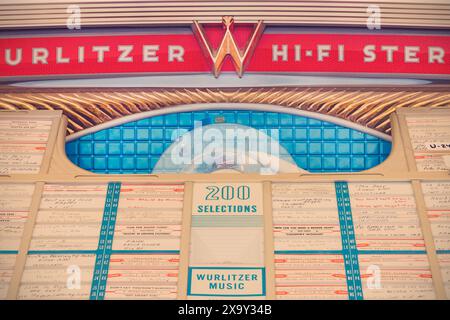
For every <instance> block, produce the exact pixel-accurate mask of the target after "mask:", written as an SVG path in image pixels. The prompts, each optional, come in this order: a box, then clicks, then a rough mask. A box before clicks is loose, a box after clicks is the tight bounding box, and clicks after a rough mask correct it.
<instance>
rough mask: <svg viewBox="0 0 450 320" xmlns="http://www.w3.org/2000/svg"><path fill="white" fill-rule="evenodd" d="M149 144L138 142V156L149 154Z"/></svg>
mask: <svg viewBox="0 0 450 320" xmlns="http://www.w3.org/2000/svg"><path fill="white" fill-rule="evenodd" d="M148 150H149V148H148V143H147V142H138V143H137V144H136V153H137V154H148Z"/></svg>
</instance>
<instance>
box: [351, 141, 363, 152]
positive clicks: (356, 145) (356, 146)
mask: <svg viewBox="0 0 450 320" xmlns="http://www.w3.org/2000/svg"><path fill="white" fill-rule="evenodd" d="M352 154H364V143H362V142H353V143H352Z"/></svg>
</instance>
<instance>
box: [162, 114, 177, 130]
mask: <svg viewBox="0 0 450 320" xmlns="http://www.w3.org/2000/svg"><path fill="white" fill-rule="evenodd" d="M164 118H165V119H164V123H165V125H166V126H169V127H176V126H178V115H177V114H176V113H174V114H168V115H165V116H164Z"/></svg>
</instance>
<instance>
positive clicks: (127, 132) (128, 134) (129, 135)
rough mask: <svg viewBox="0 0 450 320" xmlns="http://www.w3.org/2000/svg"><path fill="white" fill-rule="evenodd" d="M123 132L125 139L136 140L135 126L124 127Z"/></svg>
mask: <svg viewBox="0 0 450 320" xmlns="http://www.w3.org/2000/svg"><path fill="white" fill-rule="evenodd" d="M122 134H123V140H134V139H135V135H134V128H124V129H123V132H122Z"/></svg>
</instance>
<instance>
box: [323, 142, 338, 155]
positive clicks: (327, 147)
mask: <svg viewBox="0 0 450 320" xmlns="http://www.w3.org/2000/svg"><path fill="white" fill-rule="evenodd" d="M323 153H324V154H336V144H335V143H333V142H325V143H324V144H323Z"/></svg>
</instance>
